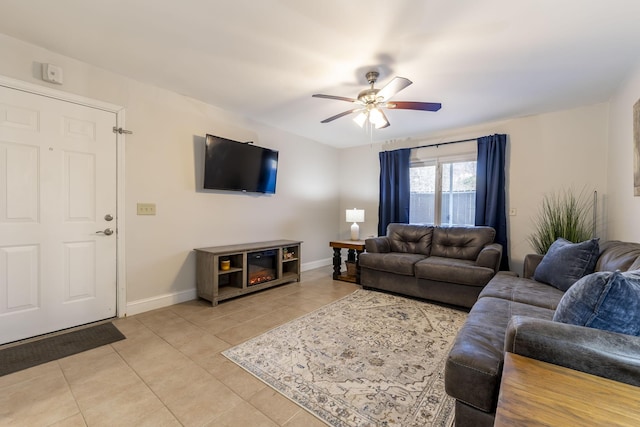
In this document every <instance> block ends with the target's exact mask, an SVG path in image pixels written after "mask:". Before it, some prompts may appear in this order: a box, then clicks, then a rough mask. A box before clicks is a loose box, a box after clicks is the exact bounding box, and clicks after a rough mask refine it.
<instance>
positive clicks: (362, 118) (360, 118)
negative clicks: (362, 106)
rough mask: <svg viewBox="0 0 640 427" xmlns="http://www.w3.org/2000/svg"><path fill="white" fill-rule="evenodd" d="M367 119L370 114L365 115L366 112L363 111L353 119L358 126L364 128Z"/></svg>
mask: <svg viewBox="0 0 640 427" xmlns="http://www.w3.org/2000/svg"><path fill="white" fill-rule="evenodd" d="M367 117H368V114H367V113H365V112H364V111H361V112H360V114H358V115H357V116H355V117H354V118H353V121H354V122H356V123H357V124H358V126H360V127H363V126H364V122H366V121H367Z"/></svg>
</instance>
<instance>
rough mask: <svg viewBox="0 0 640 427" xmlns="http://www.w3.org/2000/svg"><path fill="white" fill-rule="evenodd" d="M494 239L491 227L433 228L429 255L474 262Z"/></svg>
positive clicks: (494, 235)
mask: <svg viewBox="0 0 640 427" xmlns="http://www.w3.org/2000/svg"><path fill="white" fill-rule="evenodd" d="M495 237H496V230H494V229H493V228H491V227H480V226H478V227H435V228H434V230H433V244H432V248H431V255H433V256H439V257H444V258H455V259H466V260H470V261H475V260H476V258H478V254H479V253H480V251H481V250H482V248H484V247H485V246H486V245H488V244H491V243H493V239H495Z"/></svg>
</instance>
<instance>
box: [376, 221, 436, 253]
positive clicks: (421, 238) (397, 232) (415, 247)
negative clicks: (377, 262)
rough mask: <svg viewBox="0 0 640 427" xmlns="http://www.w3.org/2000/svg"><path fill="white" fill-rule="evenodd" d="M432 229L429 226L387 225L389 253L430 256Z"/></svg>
mask: <svg viewBox="0 0 640 427" xmlns="http://www.w3.org/2000/svg"><path fill="white" fill-rule="evenodd" d="M432 237H433V227H432V226H430V225H415V224H389V225H388V226H387V238H388V239H389V246H390V248H391V252H405V253H410V254H422V255H430V254H431V240H432Z"/></svg>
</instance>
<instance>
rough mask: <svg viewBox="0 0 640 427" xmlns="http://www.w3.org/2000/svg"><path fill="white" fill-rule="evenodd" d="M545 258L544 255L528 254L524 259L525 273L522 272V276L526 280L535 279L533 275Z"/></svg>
mask: <svg viewBox="0 0 640 427" xmlns="http://www.w3.org/2000/svg"><path fill="white" fill-rule="evenodd" d="M543 257H544V255H540V254H528V255H526V256H525V257H524V268H523V270H524V271H523V272H522V276H523V277H524V278H525V279H533V273H535V271H536V268H537V267H538V264H540V261H542V258H543Z"/></svg>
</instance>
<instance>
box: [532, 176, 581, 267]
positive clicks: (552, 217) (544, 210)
mask: <svg viewBox="0 0 640 427" xmlns="http://www.w3.org/2000/svg"><path fill="white" fill-rule="evenodd" d="M589 196H590V194H589V193H588V192H586V191H584V190H583V191H581V192H580V193H576V192H575V190H572V189H565V190H562V191H557V192H554V193H551V194H547V195H545V196H544V198H543V200H542V206H541V207H540V209H539V211H538V214H537V216H536V217H535V218H534V223H535V224H534V226H535V231H534V232H533V234H531V235H530V236H529V243H531V245H532V246H533V248H534V250H535V251H536V252H537V253H539V254H546V253H547V251H548V250H549V246H551V244H552V243H553V242H555V241H556V239H557V238H559V237H562V238H564V239H567V240H569V241H570V242H574V243H577V242H583V241H585V240H589V239H590V238H592V234H593V225H594V224H593V215H592V203H591V202H592V201H591V198H590V197H589Z"/></svg>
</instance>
